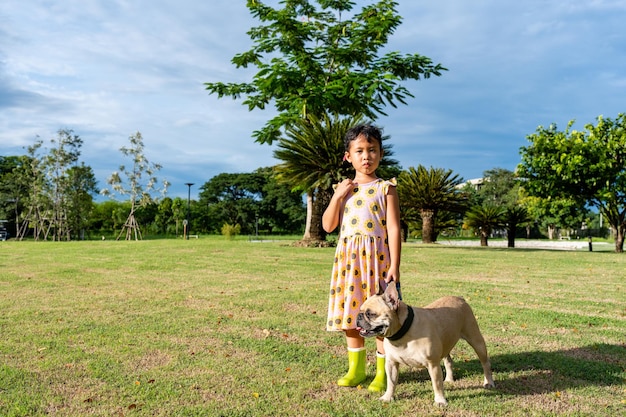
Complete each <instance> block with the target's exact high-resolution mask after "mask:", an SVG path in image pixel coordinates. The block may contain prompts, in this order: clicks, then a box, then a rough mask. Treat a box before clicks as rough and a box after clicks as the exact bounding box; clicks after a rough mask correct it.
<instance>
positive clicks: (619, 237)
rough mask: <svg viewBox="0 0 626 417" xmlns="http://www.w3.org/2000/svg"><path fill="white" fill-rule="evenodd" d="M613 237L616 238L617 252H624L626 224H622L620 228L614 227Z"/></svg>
mask: <svg viewBox="0 0 626 417" xmlns="http://www.w3.org/2000/svg"><path fill="white" fill-rule="evenodd" d="M612 229H613V236H615V252H617V253H623V252H624V234H625V233H624V232H626V224H621V225H619V226H618V227H612Z"/></svg>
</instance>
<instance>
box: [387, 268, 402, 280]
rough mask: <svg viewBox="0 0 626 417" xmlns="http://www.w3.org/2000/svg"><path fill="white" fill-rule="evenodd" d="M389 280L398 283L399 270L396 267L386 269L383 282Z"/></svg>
mask: <svg viewBox="0 0 626 417" xmlns="http://www.w3.org/2000/svg"><path fill="white" fill-rule="evenodd" d="M391 281H395V282H397V283H398V284H399V283H400V271H399V270H398V269H397V268H389V271H387V277H386V278H385V282H386V283H387V284H389V283H390V282H391Z"/></svg>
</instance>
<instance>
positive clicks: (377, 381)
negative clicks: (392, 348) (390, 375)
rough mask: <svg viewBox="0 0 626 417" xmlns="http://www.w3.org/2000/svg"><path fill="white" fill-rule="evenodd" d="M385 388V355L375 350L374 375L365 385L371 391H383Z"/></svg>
mask: <svg viewBox="0 0 626 417" xmlns="http://www.w3.org/2000/svg"><path fill="white" fill-rule="evenodd" d="M386 389H387V374H386V373H385V355H381V354H380V353H378V352H376V376H375V377H374V380H373V381H372V383H371V384H370V386H369V387H367V390H368V391H371V392H383V391H385V390H386Z"/></svg>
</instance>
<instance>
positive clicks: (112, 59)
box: [0, 0, 626, 198]
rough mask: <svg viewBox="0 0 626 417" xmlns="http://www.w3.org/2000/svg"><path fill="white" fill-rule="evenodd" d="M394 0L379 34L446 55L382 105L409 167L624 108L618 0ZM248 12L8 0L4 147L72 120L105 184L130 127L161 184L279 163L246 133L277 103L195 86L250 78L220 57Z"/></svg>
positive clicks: (625, 56) (502, 155) (236, 1)
mask: <svg viewBox="0 0 626 417" xmlns="http://www.w3.org/2000/svg"><path fill="white" fill-rule="evenodd" d="M358 3H361V2H359V1H357V4H358ZM400 3H401V4H400V5H399V7H398V10H399V12H400V14H401V15H402V16H403V19H404V20H403V24H402V25H401V26H400V28H399V29H398V30H397V31H396V33H395V34H394V35H393V36H392V38H391V41H390V43H389V45H388V48H389V50H395V51H400V52H402V53H419V54H422V55H426V56H428V57H430V58H432V60H433V61H434V62H435V63H441V64H442V65H444V66H445V67H447V68H448V69H449V71H448V72H446V73H444V75H443V76H442V77H435V78H431V79H428V80H422V81H417V82H415V81H412V82H408V83H407V84H406V86H407V87H408V88H409V89H410V91H411V92H412V93H413V94H414V95H415V98H414V99H410V100H409V101H408V106H403V107H399V108H397V109H393V108H390V109H389V111H388V116H387V117H381V118H380V119H378V120H377V124H378V125H380V126H381V127H383V128H384V131H385V133H386V134H388V135H390V136H391V141H390V143H391V144H393V147H394V151H395V157H396V159H398V160H399V161H400V163H401V165H402V166H403V167H404V168H408V167H410V166H417V165H418V164H422V165H425V166H427V167H428V166H433V167H437V168H445V169H451V170H453V171H454V172H455V173H457V174H459V175H460V176H461V177H463V178H465V179H471V178H476V177H480V176H482V173H483V172H484V171H485V170H488V169H492V168H495V167H501V168H506V169H510V170H513V169H515V166H516V165H517V164H518V162H519V160H520V156H519V148H520V147H521V146H525V145H526V144H527V141H526V136H527V135H528V134H530V133H533V132H534V131H535V130H536V128H537V126H539V125H544V126H547V125H549V124H550V123H556V124H557V125H558V126H559V128H562V129H564V128H565V127H566V125H567V123H568V121H570V120H573V119H574V120H576V125H575V127H577V128H582V127H583V126H584V125H585V124H587V123H594V122H595V119H596V117H597V116H599V115H604V116H605V117H610V118H614V117H616V116H617V114H618V113H620V112H626V31H625V30H624V29H623V24H624V23H623V22H625V21H626V2H624V1H623V0H587V1H574V0H525V1H511V0H508V1H507V0H475V1H467V0H439V1H436V2H433V1H417V0H416V1H401V2H400ZM270 4H275V2H270ZM254 25H256V22H255V21H254V20H253V19H252V17H251V15H250V13H249V11H248V10H247V8H246V7H245V0H212V1H206V2H201V1H195V0H176V1H174V0H56V1H55V0H2V4H1V5H0V155H21V154H24V153H25V150H24V147H26V146H29V145H31V144H33V143H34V142H35V140H37V138H38V137H39V138H41V139H43V140H44V141H46V142H47V141H48V140H49V139H51V138H54V137H55V136H56V132H57V131H58V130H59V129H73V130H74V133H75V134H77V135H79V136H80V137H81V138H82V139H83V141H84V144H83V148H82V160H83V161H84V162H85V163H86V164H87V165H90V166H91V167H92V168H93V169H94V172H95V173H96V177H97V179H98V181H99V185H100V186H101V187H104V186H105V184H106V178H107V177H108V176H109V175H110V174H111V173H112V172H113V171H115V170H117V168H118V166H119V165H120V164H123V163H126V162H127V161H125V160H124V159H123V157H122V156H121V153H120V152H119V148H120V147H122V146H127V145H128V137H129V136H130V135H132V134H134V133H135V132H137V131H140V132H141V133H142V135H143V138H144V145H145V147H146V151H145V153H146V156H147V157H148V159H149V160H150V161H151V162H156V163H159V164H161V165H162V166H163V169H162V170H161V171H160V173H159V176H160V177H161V178H166V179H167V180H168V181H169V182H171V183H172V186H171V187H170V192H169V195H170V196H172V197H174V196H181V197H186V196H187V187H186V186H185V185H184V184H185V183H186V182H193V183H195V186H194V187H192V189H191V190H192V191H191V192H192V198H195V197H196V196H197V192H198V187H199V186H200V185H202V184H204V183H205V182H206V181H208V180H209V179H210V178H211V177H213V176H215V175H217V174H219V173H222V172H231V173H232V172H252V171H253V170H255V169H256V168H259V167H264V166H270V165H274V164H275V163H276V162H277V161H275V160H274V159H273V157H272V152H273V148H272V147H270V146H267V145H259V144H257V143H255V142H254V140H253V139H252V138H251V134H252V132H253V131H254V130H255V129H258V128H260V127H262V126H263V125H264V123H265V121H266V120H268V119H269V118H270V117H271V116H272V114H271V113H270V112H269V111H258V110H256V111H253V112H249V111H248V110H247V107H245V106H243V105H242V104H241V102H240V101H233V100H231V99H222V100H218V99H217V98H216V97H214V96H209V95H208V94H207V92H206V91H205V90H204V86H203V83H204V82H210V81H228V82H242V81H247V80H249V79H250V77H251V76H252V74H253V73H252V72H246V71H243V70H236V69H235V68H234V66H233V65H232V64H231V63H230V60H231V58H232V57H233V56H234V55H235V54H237V53H240V52H243V51H245V50H247V49H248V48H249V47H250V45H251V43H250V41H249V38H248V37H247V35H246V32H247V30H248V29H249V28H250V27H252V26H254Z"/></svg>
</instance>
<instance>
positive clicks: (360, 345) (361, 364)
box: [337, 329, 366, 387]
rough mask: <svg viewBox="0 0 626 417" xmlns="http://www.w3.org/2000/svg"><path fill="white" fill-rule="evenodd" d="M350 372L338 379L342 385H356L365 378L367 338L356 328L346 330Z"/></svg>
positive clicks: (338, 382) (338, 383)
mask: <svg viewBox="0 0 626 417" xmlns="http://www.w3.org/2000/svg"><path fill="white" fill-rule="evenodd" d="M345 333H346V342H347V344H348V373H347V374H345V375H344V376H343V378H340V379H339V380H338V381H337V385H339V386H341V387H356V386H357V385H359V384H360V383H361V382H363V381H364V380H365V366H366V355H365V340H364V339H363V338H362V337H361V335H360V334H359V332H358V331H357V330H356V329H351V330H346V331H345Z"/></svg>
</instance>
